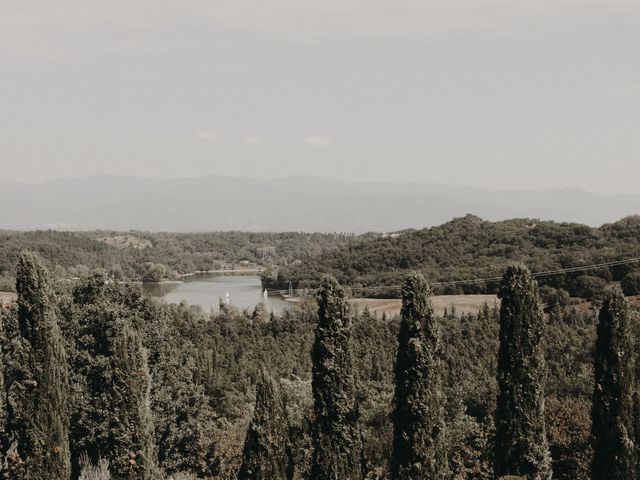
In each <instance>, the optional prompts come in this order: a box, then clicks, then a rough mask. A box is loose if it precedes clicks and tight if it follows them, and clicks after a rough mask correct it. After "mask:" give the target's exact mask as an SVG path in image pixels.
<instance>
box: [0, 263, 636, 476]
mask: <svg viewBox="0 0 640 480" xmlns="http://www.w3.org/2000/svg"><path fill="white" fill-rule="evenodd" d="M64 285H66V284H64ZM64 285H62V286H61V285H58V284H56V283H55V281H53V279H51V277H50V276H49V274H48V272H47V271H46V269H45V268H44V267H43V266H42V264H41V262H40V260H39V259H38V257H37V256H35V255H33V254H29V253H25V254H22V255H20V257H19V260H18V263H17V265H16V290H17V293H18V300H17V304H16V305H15V306H10V307H8V308H6V309H5V310H4V311H3V315H2V319H3V322H2V350H1V352H2V355H1V356H0V367H1V368H0V372H1V375H0V386H1V387H2V388H1V389H0V392H1V395H0V421H1V422H2V427H3V428H2V429H1V431H2V437H1V438H0V447H1V455H2V458H1V460H2V462H1V465H2V467H1V468H2V475H3V478H7V479H9V478H11V479H45V478H46V479H68V478H73V479H77V478H81V479H84V480H91V479H98V478H99V479H105V478H114V479H121V478H122V479H156V478H165V477H166V478H176V479H178V478H180V479H184V478H236V477H237V478H238V479H254V480H260V479H274V480H277V479H294V478H296V479H297V478H305V479H307V478H308V479H312V480H320V479H327V480H328V479H349V480H356V479H364V478H380V479H382V478H391V479H394V480H395V479H409V480H411V479H422V478H442V479H446V478H500V477H508V476H515V477H521V478H527V479H550V478H551V477H552V475H554V478H592V479H604V478H616V479H632V478H633V479H635V478H636V475H637V473H638V471H639V470H638V439H639V438H640V437H639V436H638V435H639V434H640V428H639V420H640V402H639V400H638V398H639V395H638V390H637V385H636V381H635V376H636V369H637V359H636V358H635V355H634V344H633V336H632V332H631V330H632V327H633V322H632V318H633V317H632V313H631V312H630V308H629V305H628V304H627V301H626V300H625V298H624V295H623V294H622V292H620V291H615V290H614V291H607V292H605V293H604V294H603V301H602V306H601V308H600V310H599V313H598V319H597V328H596V331H595V337H589V336H588V335H585V336H582V335H577V334H576V335H574V336H576V337H580V338H578V339H577V340H578V341H579V342H585V341H586V342H587V343H589V342H593V343H592V348H591V350H593V354H591V353H590V352H589V351H586V352H585V349H584V348H577V347H576V345H579V342H574V341H573V340H576V339H564V338H562V336H563V335H562V332H567V331H574V332H580V331H581V330H585V331H587V330H588V329H589V324H588V319H587V317H582V316H580V315H579V314H578V313H577V312H576V311H575V310H569V311H568V312H566V314H565V315H564V316H562V317H561V318H554V317H553V315H548V316H545V315H544V314H543V312H542V310H541V309H540V301H539V291H538V285H537V283H536V281H535V280H534V279H533V278H532V277H531V274H530V272H529V271H528V269H527V268H526V267H524V266H522V265H512V266H509V267H508V268H507V269H506V271H505V273H504V275H503V279H502V281H501V283H500V289H499V296H500V299H501V303H500V306H499V309H498V307H497V306H494V308H495V309H496V311H495V312H491V307H490V306H489V305H486V306H485V308H483V309H482V310H481V311H480V312H478V314H477V316H475V317H473V318H472V317H467V318H455V319H451V318H450V319H446V318H444V319H443V318H437V317H436V316H435V314H434V312H433V308H432V306H431V302H430V295H431V291H430V289H429V286H428V283H427V281H426V279H425V278H424V276H422V275H421V274H409V275H408V276H407V277H406V278H405V280H404V282H403V287H402V309H401V315H400V319H399V321H398V322H397V323H394V322H392V321H389V320H387V319H382V320H380V319H376V318H374V317H372V316H371V315H370V314H369V313H368V312H363V313H359V312H352V311H351V308H350V306H349V304H348V302H347V293H346V292H345V290H344V289H343V288H342V287H341V286H340V284H339V283H338V282H337V280H335V278H333V277H330V276H329V277H325V278H324V279H323V281H322V283H321V284H320V289H319V293H318V298H317V302H310V303H309V304H308V305H306V306H303V307H302V308H301V309H300V310H299V311H297V312H296V313H295V318H293V317H290V318H287V316H286V315H285V317H284V318H282V319H278V318H275V317H274V318H268V316H267V315H266V314H265V312H262V311H260V310H259V309H256V310H255V311H254V312H253V313H250V314H249V312H247V314H242V313H240V312H233V311H232V310H231V309H229V311H223V312H221V314H220V315H219V316H218V317H215V318H211V317H207V316H206V315H204V314H203V312H202V311H199V310H198V309H193V308H191V307H189V306H187V305H176V306H167V305H162V304H158V303H157V302H153V301H149V300H147V299H144V298H143V297H141V295H140V292H139V291H138V290H136V289H135V288H133V287H131V286H124V285H119V284H117V283H110V282H108V281H105V277H104V276H103V275H100V274H96V275H92V276H89V277H87V278H86V279H84V280H83V281H80V282H77V283H75V284H73V285H72V286H67V288H68V290H67V291H65V290H63V288H64ZM288 315H289V314H288ZM493 320H495V321H496V324H495V327H494V324H493ZM443 326H444V327H446V330H445V333H444V334H443V331H442V330H443ZM549 329H552V330H553V331H555V332H560V333H555V334H554V335H553V337H554V338H553V341H554V342H560V341H565V340H570V342H569V343H568V344H566V348H568V349H571V348H573V349H576V351H577V353H575V354H574V355H572V356H570V358H569V359H568V360H567V359H566V358H563V357H564V353H565V352H558V350H559V348H558V347H559V345H557V344H554V345H550V343H549V340H548V339H547V338H546V337H547V330H549ZM467 336H473V337H476V336H478V337H477V338H485V339H486V342H485V344H467V343H464V340H465V337H467ZM491 338H493V339H494V340H493V341H495V348H494V347H492V345H493V344H492V343H491V342H492V341H491ZM391 344H393V345H391ZM248 345H253V348H251V347H248ZM452 346H454V347H455V349H454V350H451V347H452ZM474 349H475V350H474ZM482 349H485V350H486V351H483V350H482ZM290 350H293V351H295V352H296V353H292V354H291V353H289V352H288V351H290ZM474 351H475V352H476V353H474ZM549 352H553V353H552V354H550V353H549ZM474 355H479V356H478V357H477V358H475V357H474ZM581 355H582V356H584V357H585V358H584V359H582V360H580V359H579V358H578V356H581ZM247 357H249V358H247ZM390 357H393V361H391V358H390ZM492 358H493V359H492ZM547 358H549V361H550V366H549V365H548V364H547ZM578 360H580V361H578ZM563 361H566V362H568V363H567V364H566V365H564V364H563V363H562V362H563ZM457 362H461V363H457ZM586 363H590V364H591V366H592V367H591V370H590V372H592V373H591V375H592V376H591V382H589V383H590V384H591V394H590V397H591V402H590V403H591V406H590V407H588V408H587V410H588V409H590V415H589V416H590V422H589V423H590V427H589V429H590V433H589V435H588V437H589V439H588V443H590V446H589V447H581V451H580V452H578V453H579V454H580V455H581V457H578V456H576V452H561V451H560V450H561V449H562V448H563V446H568V448H569V450H571V449H572V448H573V449H575V448H574V447H575V445H576V444H580V442H583V441H584V435H582V436H580V435H579V434H577V435H576V436H577V437H578V438H577V439H576V440H575V441H574V440H569V441H567V440H564V439H562V440H558V438H557V437H559V435H557V434H556V432H555V430H556V429H559V430H562V432H563V434H564V435H565V436H567V435H568V434H569V433H570V432H571V429H570V428H566V427H565V426H562V427H560V428H559V425H561V424H562V421H563V419H564V420H567V418H566V417H567V416H568V415H572V414H573V413H575V412H578V413H580V412H582V413H584V410H585V408H584V405H582V406H581V408H578V409H577V410H572V409H571V405H572V402H578V403H579V401H580V400H579V398H580V397H579V395H577V396H576V395H575V393H576V392H577V391H580V389H581V388H584V385H582V386H572V385H571V384H570V383H566V382H570V381H571V379H569V378H566V377H567V375H563V374H562V373H561V374H558V375H555V377H556V378H555V382H565V383H563V385H561V386H559V385H554V384H553V382H549V380H548V374H549V371H550V370H552V371H559V372H563V371H564V372H566V371H567V370H570V369H571V368H574V367H575V366H576V364H578V365H581V366H583V367H584V365H586ZM243 365H250V366H251V372H247V371H244V370H243V367H242V366H243ZM463 367H464V368H463ZM550 367H551V368H550ZM478 368H480V370H477V369H478ZM483 369H484V370H486V371H487V372H490V373H489V374H491V372H492V375H493V379H494V382H495V389H493V387H491V385H489V386H488V390H482V389H483V388H484V387H486V386H487V385H485V384H486V383H488V382H487V381H486V380H487V379H486V378H480V379H479V381H478V382H475V383H474V382H473V381H469V380H467V381H465V380H463V378H464V375H467V374H469V375H471V376H479V377H482V375H481V374H478V372H481V371H483ZM307 372H308V373H309V375H308V377H307ZM232 377H233V378H234V380H233V384H230V383H229V378H232ZM282 377H285V378H282ZM307 378H308V379H309V380H310V382H308V381H307V380H306V379H307ZM223 379H226V380H223ZM244 382H248V383H244ZM307 382H308V383H310V385H309V384H308V383H307ZM550 383H551V390H553V391H554V394H556V395H560V394H562V396H563V397H566V398H563V400H562V407H561V408H558V407H557V405H554V404H555V402H557V401H556V399H555V398H553V397H551V398H550V397H549V395H548V392H547V389H548V388H549V384H550ZM305 384H307V385H308V387H310V388H309V389H308V390H307V388H306V385H305ZM467 384H469V385H470V386H468V385H467ZM249 385H255V388H252V389H250V390H249V392H248V393H247V388H246V387H247V386H249ZM461 388H464V391H463V390H460V389H461ZM253 391H255V401H253V405H254V406H253V408H252V413H251V415H250V417H246V415H244V414H243V412H242V404H243V400H242V398H243V397H242V395H252V393H251V392H253ZM487 392H489V396H491V397H493V398H494V402H489V404H486V403H483V400H486V397H487ZM583 393H584V392H583ZM307 394H309V397H308V398H306V395H307ZM461 397H464V403H465V405H457V402H458V401H460V399H461ZM244 398H246V397H244ZM567 399H568V400H567ZM547 400H550V401H549V402H548V403H549V406H552V407H553V408H554V411H553V412H552V413H551V415H552V416H556V417H564V418H559V419H558V418H555V419H554V421H553V422H552V423H551V426H552V429H551V430H552V431H548V430H549V429H548V425H549V415H550V414H549V412H547V406H548V405H547ZM376 401H377V402H378V403H377V406H376V407H373V408H372V407H371V405H370V404H371V403H374V402H376ZM491 403H493V405H491ZM376 408H377V409H378V410H376ZM372 409H373V413H372V412H371V410H372ZM243 415H244V417H243ZM234 417H235V418H234ZM242 418H244V419H245V420H246V423H242V421H241V419H242ZM478 418H484V419H485V420H486V423H487V425H488V428H486V429H484V428H480V423H478V422H476V421H475V420H474V419H478ZM387 419H388V420H387ZM236 420H239V424H241V425H245V426H244V427H243V428H241V429H234V428H230V425H232V424H233V423H234V422H235V421H236ZM550 437H551V438H550ZM571 442H574V443H571ZM227 450H234V451H236V452H237V454H234V455H235V457H234V458H235V459H236V461H237V463H236V464H229V463H227V460H228V458H229V456H228V455H227V454H226V451H227ZM559 451H560V453H559ZM383 452H386V453H383ZM585 455H587V456H588V457H589V460H588V462H587V468H586V470H587V473H585V472H582V473H581V475H583V474H584V475H586V476H579V475H576V474H575V472H577V471H580V469H581V468H582V469H583V470H585V469H584V468H583V467H584V465H567V463H570V462H577V463H579V461H580V458H583V457H584V456H585ZM381 459H382V461H381ZM554 469H556V470H557V471H554ZM571 475H573V476H571Z"/></svg>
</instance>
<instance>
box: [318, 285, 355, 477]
mask: <svg viewBox="0 0 640 480" xmlns="http://www.w3.org/2000/svg"><path fill="white" fill-rule="evenodd" d="M351 329H352V325H351V317H350V313H349V305H348V303H347V299H346V295H345V291H344V290H343V289H342V287H341V286H340V285H339V284H338V282H337V281H336V280H335V279H334V278H333V277H325V278H324V279H323V280H322V283H321V285H320V291H319V294H318V325H317V327H316V338H315V343H314V346H313V351H312V360H313V378H312V389H313V399H314V406H315V423H314V426H313V443H314V451H313V458H312V465H311V480H358V479H360V478H362V473H361V467H360V465H361V463H360V462H361V458H360V457H361V451H362V444H361V439H360V431H359V426H358V415H357V409H356V392H355V380H354V374H353V365H352V359H351V346H350V342H351Z"/></svg>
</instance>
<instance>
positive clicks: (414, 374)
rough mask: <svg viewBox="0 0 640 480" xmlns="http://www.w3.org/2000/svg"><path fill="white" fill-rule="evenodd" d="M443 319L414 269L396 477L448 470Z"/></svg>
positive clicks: (403, 337) (398, 395)
mask: <svg viewBox="0 0 640 480" xmlns="http://www.w3.org/2000/svg"><path fill="white" fill-rule="evenodd" d="M441 354H442V352H441V346H440V339H439V328H438V322H437V320H436V318H435V315H434V313H433V308H432V306H431V300H430V291H429V287H428V285H427V281H426V280H425V278H424V276H422V275H420V274H416V273H414V274H410V275H409V276H408V277H407V279H406V280H405V282H404V285H403V286H402V322H401V323H400V333H399V335H398V353H397V359H396V391H395V410H394V415H393V420H394V439H393V458H392V465H391V478H393V479H397V480H421V479H424V478H428V479H434V480H435V479H442V478H446V475H447V453H446V444H445V423H444V404H443V393H442V380H441V376H442V360H441Z"/></svg>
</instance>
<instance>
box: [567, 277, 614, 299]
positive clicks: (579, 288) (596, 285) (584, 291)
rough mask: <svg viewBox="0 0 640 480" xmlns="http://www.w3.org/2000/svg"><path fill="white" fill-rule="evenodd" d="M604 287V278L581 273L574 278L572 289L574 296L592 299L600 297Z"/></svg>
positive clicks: (605, 283) (605, 285)
mask: <svg viewBox="0 0 640 480" xmlns="http://www.w3.org/2000/svg"><path fill="white" fill-rule="evenodd" d="M606 287H607V282H606V280H603V279H602V278H600V277H593V276H591V275H582V276H580V277H578V278H577V279H576V281H575V283H574V287H573V291H574V294H575V295H576V296H578V297H582V298H584V299H586V300H589V301H592V300H597V299H598V298H600V297H601V296H602V294H603V292H604V290H605V288H606Z"/></svg>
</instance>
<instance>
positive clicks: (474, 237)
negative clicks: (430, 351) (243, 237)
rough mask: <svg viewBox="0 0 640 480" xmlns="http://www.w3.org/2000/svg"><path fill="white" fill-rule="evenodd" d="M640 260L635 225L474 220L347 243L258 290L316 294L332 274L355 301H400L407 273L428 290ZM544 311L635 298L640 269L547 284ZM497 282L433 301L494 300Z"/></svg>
mask: <svg viewBox="0 0 640 480" xmlns="http://www.w3.org/2000/svg"><path fill="white" fill-rule="evenodd" d="M632 257H636V258H637V257H640V217H638V216H632V217H627V218H624V219H622V220H620V221H618V222H615V223H612V224H607V225H603V226H601V227H600V228H591V227H588V226H585V225H580V224H574V223H556V222H550V221H540V220H535V219H513V220H505V221H500V222H490V221H485V220H482V219H481V218H478V217H475V216H473V215H467V216H465V217H462V218H457V219H454V220H452V221H450V222H447V223H445V224H443V225H440V226H436V227H432V228H425V229H422V230H409V231H405V232H399V233H398V234H395V235H379V236H370V237H368V238H363V239H361V240H360V241H359V242H351V243H348V244H346V245H343V246H341V247H340V248H336V249H333V250H329V251H327V252H323V253H321V254H319V255H317V256H313V257H310V258H307V259H305V260H304V261H303V262H302V263H300V264H296V265H287V266H280V267H278V268H272V269H270V270H268V271H266V272H265V273H264V274H263V276H262V281H263V286H265V287H267V288H277V289H286V288H288V285H289V282H291V283H292V284H293V287H294V288H301V289H303V288H315V287H317V285H318V284H319V282H320V280H321V278H322V275H323V274H325V273H330V274H332V275H333V276H335V277H336V278H337V279H338V280H339V281H340V282H341V283H342V284H343V285H345V286H348V287H349V288H353V289H357V294H358V296H363V297H380V298H397V297H398V296H399V289H398V288H397V286H398V285H400V284H401V283H402V280H403V278H404V276H406V274H407V273H408V272H410V271H419V272H421V273H423V274H424V275H425V276H426V277H427V278H429V279H430V281H431V282H432V283H440V282H452V281H460V280H468V279H487V278H489V279H490V278H498V279H499V277H500V275H501V273H502V271H503V270H504V269H505V268H506V267H507V266H508V264H509V263H510V262H514V261H515V262H520V263H524V264H526V265H528V266H529V268H530V269H531V270H532V271H534V272H542V271H552V270H560V269H566V268H573V267H582V266H587V265H593V264H600V263H605V262H610V261H612V260H623V259H628V258H632ZM540 282H541V289H540V294H541V296H542V297H543V301H544V302H545V303H555V302H556V301H559V302H560V303H562V304H565V305H566V304H569V303H570V298H571V297H579V298H582V299H586V300H589V301H591V300H598V301H600V300H601V296H602V292H603V291H604V289H605V287H606V286H607V285H608V284H610V283H612V282H622V285H623V288H624V289H625V292H626V294H627V295H637V294H640V263H635V264H629V265H617V266H614V267H605V268H599V269H592V270H590V271H586V272H572V273H564V274H558V275H550V276H545V277H544V278H542V279H540ZM498 288H499V280H478V281H475V282H464V283H461V284H456V285H447V286H434V290H435V293H436V294H463V293H465V294H474V293H496V292H497V290H498Z"/></svg>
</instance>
